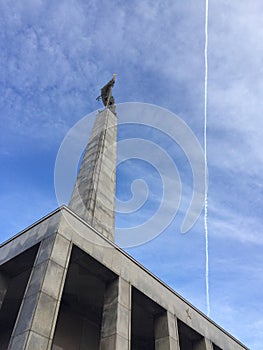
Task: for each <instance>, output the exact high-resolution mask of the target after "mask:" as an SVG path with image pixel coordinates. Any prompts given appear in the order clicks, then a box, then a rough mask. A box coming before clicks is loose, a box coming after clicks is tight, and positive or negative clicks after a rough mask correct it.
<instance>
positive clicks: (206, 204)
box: [204, 0, 210, 316]
mask: <svg viewBox="0 0 263 350" xmlns="http://www.w3.org/2000/svg"><path fill="white" fill-rule="evenodd" d="M208 1H209V0H206V2H205V100H204V156H205V166H207V80H208V53H207V51H208V50H207V49H208ZM207 182H208V179H207V171H206V169H205V205H204V229H205V255H206V256H205V283H206V308H207V315H208V316H209V315H210V296H209V249H208V225H207V212H208V183H207Z"/></svg>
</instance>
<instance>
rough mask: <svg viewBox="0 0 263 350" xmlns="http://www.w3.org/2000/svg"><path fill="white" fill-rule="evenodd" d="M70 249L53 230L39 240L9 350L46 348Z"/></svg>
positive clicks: (51, 333)
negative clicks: (52, 232) (51, 233)
mask: <svg viewBox="0 0 263 350" xmlns="http://www.w3.org/2000/svg"><path fill="white" fill-rule="evenodd" d="M70 249H71V242H70V241H68V240H67V239H65V238H64V237H63V236H61V235H59V234H57V233H54V234H53V235H51V236H49V237H47V238H45V239H43V241H42V242H41V244H40V247H39V251H38V255H37V257H36V261H35V264H34V267H33V270H32V273H31V276H30V279H29V282H28V285H27V289H26V291H25V294H24V298H23V300H22V303H21V307H20V311H19V314H18V316H17V320H16V324H15V327H14V330H13V333H12V336H11V340H10V343H9V347H8V349H9V350H17V349H47V347H48V344H49V341H50V339H52V336H53V332H54V327H55V324H56V316H57V313H58V308H59V302H60V298H61V294H62V291H63V283H64V280H65V276H66V271H67V264H68V260H69V256H70Z"/></svg>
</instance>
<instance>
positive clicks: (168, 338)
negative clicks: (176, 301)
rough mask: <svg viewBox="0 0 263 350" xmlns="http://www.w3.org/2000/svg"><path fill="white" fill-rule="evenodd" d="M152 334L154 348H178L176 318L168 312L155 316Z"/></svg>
mask: <svg viewBox="0 0 263 350" xmlns="http://www.w3.org/2000/svg"><path fill="white" fill-rule="evenodd" d="M154 336H155V350H180V346H179V337H178V328H177V323H176V319H175V317H174V315H172V314H171V313H170V312H165V313H161V314H160V315H158V316H157V317H155V320H154Z"/></svg>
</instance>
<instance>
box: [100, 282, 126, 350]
mask: <svg viewBox="0 0 263 350" xmlns="http://www.w3.org/2000/svg"><path fill="white" fill-rule="evenodd" d="M130 329H131V285H130V284H129V283H128V282H126V281H125V280H123V279H122V278H121V277H119V278H118V279H116V280H114V281H113V282H111V283H110V284H109V285H108V286H107V288H106V291H105V297H104V307H103V318H102V329H101V339H100V350H129V349H130V338H131V335H130V334H131V330H130Z"/></svg>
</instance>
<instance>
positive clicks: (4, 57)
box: [0, 0, 263, 350]
mask: <svg viewBox="0 0 263 350" xmlns="http://www.w3.org/2000/svg"><path fill="white" fill-rule="evenodd" d="M262 13H263V4H262V1H261V0H254V1H253V2H247V1H244V0H241V1H237V0H236V1H230V0H221V1H215V0H210V1H209V24H208V29H209V49H208V58H209V79H208V124H207V150H208V168H209V204H208V229H209V254H210V275H209V277H210V279H209V281H210V303H211V305H210V307H211V318H212V319H214V320H215V321H216V322H217V323H219V324H220V325H221V326H223V327H224V328H225V329H227V330H228V331H229V332H231V333H232V334H233V335H234V336H236V337H237V338H238V339H240V340H241V341H243V342H244V343H245V344H246V345H247V346H249V347H250V348H251V349H256V350H259V349H261V348H262V342H263V335H262V328H263V316H262V311H263V300H262V287H263V277H262V276H263V267H262V266H263V255H262V248H263V235H262V227H263V222H262V209H261V208H262V204H263V203H262V192H263V182H262V171H263V153H262V137H263V135H262V133H263V132H262V130H263V125H262V124H263V122H262V112H263V102H262V101H263V98H262V91H263V79H262V73H263V71H262V66H263V65H262V61H263V46H262V37H263V26H262ZM204 24H205V1H196V0H189V1H184V2H182V1H179V0H173V1H163V0H162V1H159V0H156V1H155V2H150V1H147V0H140V1H139V0H138V1H131V2H129V3H128V2H122V1H111V2H109V1H89V2H85V1H80V0H79V1H76V0H74V1H71V0H69V1H56V2H55V1H48V0H43V1H41V0H24V1H23V2H22V1H20V2H19V1H12V0H10V1H4V0H2V1H0V27H1V28H0V38H1V40H0V65H1V66H0V109H1V140H0V157H1V175H2V176H1V177H2V179H1V203H2V204H1V213H0V215H1V220H0V239H1V241H4V240H5V239H7V238H9V237H11V236H12V235H13V234H15V233H17V232H18V231H20V230H22V229H23V228H25V227H26V226H28V225H29V224H31V223H32V222H34V221H36V220H37V219H39V218H41V217H42V216H44V215H45V214H47V213H48V212H49V211H51V210H53V209H54V208H56V207H57V206H58V203H57V200H56V196H55V190H54V179H53V178H54V166H55V160H56V155H57V152H58V149H59V146H60V144H61V142H62V140H63V138H64V136H65V135H66V134H67V132H68V131H69V130H70V128H71V127H72V126H73V125H74V124H75V123H76V122H77V121H78V120H80V119H81V118H82V117H84V116H85V115H87V114H88V113H90V112H92V111H94V110H96V109H97V108H99V107H100V105H98V103H97V101H96V100H95V98H96V97H97V96H98V94H99V88H100V87H101V86H102V85H103V84H104V83H105V82H107V81H108V80H109V79H110V78H111V76H112V74H113V73H114V72H116V73H118V80H117V83H116V86H115V87H114V96H115V99H116V100H117V102H119V103H122V102H144V103H150V104H156V105H158V106H161V107H163V108H166V109H168V110H170V111H171V112H173V113H175V114H176V115H178V116H179V117H180V118H182V119H183V120H184V121H185V122H186V123H187V124H188V126H189V127H190V128H191V129H192V130H193V132H194V134H195V135H196V136H197V138H198V140H199V142H200V143H201V144H202V143H203V123H204V112H203V110H204ZM120 132H122V131H121V130H120ZM131 133H133V137H136V135H137V136H138V135H139V137H143V136H142V135H143V134H144V135H146V136H147V137H149V135H150V134H151V132H149V131H147V130H145V132H144V131H143V130H141V129H140V130H139V129H138V130H133V131H132V132H131ZM120 135H122V134H120ZM146 136H145V137H146ZM150 136H152V137H153V140H154V142H155V143H158V142H159V143H160V144H161V145H162V147H164V148H166V149H167V152H168V153H169V154H171V155H172V157H173V159H174V161H175V163H176V165H177V167H178V171H179V173H180V176H181V180H182V191H183V194H185V196H183V197H182V198H183V200H182V203H181V206H180V209H179V211H178V215H177V216H176V218H175V220H174V221H173V222H172V223H171V224H170V225H169V227H168V228H167V229H166V230H165V232H163V233H162V234H161V235H160V236H158V238H156V239H154V240H152V241H151V242H148V243H147V244H144V245H142V246H139V247H134V248H129V249H127V251H128V253H129V254H131V255H132V256H134V257H135V258H136V259H137V260H138V261H140V262H141V263H142V264H143V265H145V266H146V267H147V268H149V269H150V270H151V271H152V272H153V273H155V274H156V275H157V276H158V277H160V278H161V279H162V280H164V281H165V282H167V283H168V284H169V285H170V286H172V287H173V288H174V289H175V290H176V291H178V292H179V293H181V294H182V295H183V296H184V297H185V298H187V299H188V300H189V301H190V302H192V303H193V304H194V305H196V306H197V307H198V308H199V309H201V310H202V311H204V312H206V296H205V244H204V242H205V241H204V228H203V218H202V217H200V219H199V220H198V221H197V223H196V225H195V226H194V227H193V229H192V230H191V231H190V232H188V233H187V234H186V235H182V234H181V233H180V227H181V224H182V219H183V216H184V211H185V209H186V208H187V205H188V201H189V198H190V197H189V194H188V192H189V188H188V187H189V186H190V184H191V176H192V175H191V169H190V168H189V164H188V163H187V159H184V157H183V154H182V153H181V151H180V150H179V148H178V146H177V145H174V146H173V145H172V144H170V141H165V139H164V138H163V136H160V135H157V134H154V133H153V134H151V135H150ZM173 147H174V148H173ZM176 159H177V161H176ZM129 167H133V168H132V169H133V170H134V169H135V170H136V171H133V172H134V173H138V174H139V175H140V177H142V178H145V180H146V181H147V179H148V180H149V185H148V189H149V191H150V192H151V196H152V197H150V200H152V201H153V200H156V198H157V201H158V198H159V197H158V196H159V195H160V188H159V187H158V186H159V185H160V181H159V180H160V178H159V177H158V176H159V175H158V174H157V172H156V171H155V170H154V169H152V168H151V166H149V165H147V166H146V165H145V164H144V165H143V164H142V162H140V161H137V163H134V164H133V165H132V164H131V162H126V165H125V164H123V165H122V166H120V167H119V169H118V188H117V192H118V193H119V194H120V196H123V197H122V199H127V198H129V195H130V193H131V192H130V187H129V186H127V185H126V184H127V177H126V174H130V171H129V169H130V168H129ZM128 180H129V182H130V181H132V180H131V179H128ZM125 196H127V197H125ZM145 205H146V206H144V207H143V208H142V212H141V213H140V211H138V212H137V213H136V214H134V215H136V218H137V219H136V220H138V221H140V220H142V218H143V217H144V216H145V215H146V216H147V215H151V214H152V213H151V210H152V209H153V208H154V206H153V205H148V209H149V210H148V212H147V204H145ZM172 206H173V203H171V208H172ZM138 218H139V219H138ZM122 219H123V214H122V215H119V216H118V218H117V222H118V223H119V224H121V220H122ZM125 220H126V222H130V223H133V222H134V220H135V219H134V216H133V217H132V216H131V217H130V219H129V217H128V216H127V217H126V218H125ZM129 220H130V221H129Z"/></svg>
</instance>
